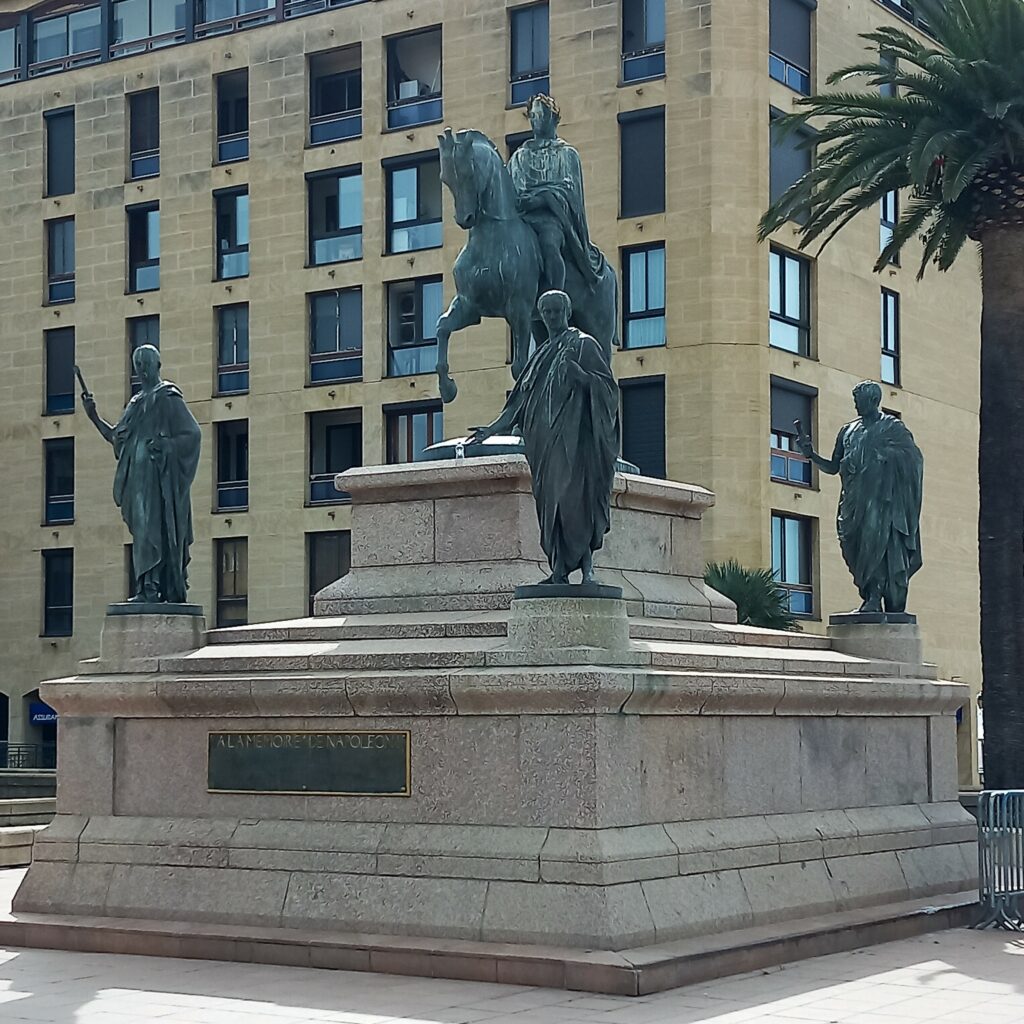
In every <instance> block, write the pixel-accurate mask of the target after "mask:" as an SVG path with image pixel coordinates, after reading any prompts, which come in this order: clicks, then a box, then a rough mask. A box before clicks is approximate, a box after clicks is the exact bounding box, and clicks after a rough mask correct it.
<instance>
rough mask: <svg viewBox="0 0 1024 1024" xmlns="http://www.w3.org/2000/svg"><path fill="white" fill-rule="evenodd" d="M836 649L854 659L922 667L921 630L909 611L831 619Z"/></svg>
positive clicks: (833, 617)
mask: <svg viewBox="0 0 1024 1024" xmlns="http://www.w3.org/2000/svg"><path fill="white" fill-rule="evenodd" d="M828 621H829V625H828V637H829V639H830V640H831V641H832V648H833V650H836V651H840V652H841V653H843V654H849V655H851V656H853V657H855V658H873V659H876V660H879V661H889V662H899V663H901V664H905V665H914V666H920V665H922V663H923V656H922V653H921V630H920V628H919V627H918V625H917V616H916V615H908V614H907V613H906V612H850V613H847V614H844V615H832V616H830V617H829V620H828Z"/></svg>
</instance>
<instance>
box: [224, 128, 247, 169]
mask: <svg viewBox="0 0 1024 1024" xmlns="http://www.w3.org/2000/svg"><path fill="white" fill-rule="evenodd" d="M248 158H249V133H248V132H235V133H234V134H233V135H220V136H218V137H217V163H220V164H229V163H231V162H233V161H235V160H247V159H248Z"/></svg>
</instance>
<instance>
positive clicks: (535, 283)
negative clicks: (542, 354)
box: [437, 128, 619, 402]
mask: <svg viewBox="0 0 1024 1024" xmlns="http://www.w3.org/2000/svg"><path fill="white" fill-rule="evenodd" d="M438 143H439V148H440V151H441V181H443V182H444V183H445V185H447V186H448V189H449V190H450V191H451V194H452V197H453V199H454V200H455V222H456V223H457V224H458V225H459V227H460V228H463V229H464V230H466V231H468V232H469V238H468V239H467V240H466V244H465V245H464V246H463V248H462V251H461V252H460V253H459V255H458V257H457V258H456V260H455V266H454V268H453V274H454V277H455V289H456V294H455V298H454V299H452V302H451V305H450V306H449V307H448V309H447V311H446V312H445V313H444V314H443V315H442V316H441V318H440V319H439V320H438V322H437V378H438V386H439V388H440V392H441V399H442V401H444V402H450V401H452V400H453V399H454V398H455V395H456V394H457V392H458V387H457V386H456V384H455V381H454V380H453V379H452V377H451V375H450V374H449V372H448V341H449V339H450V338H451V335H452V334H453V333H454V332H455V331H461V330H462V329H463V328H464V327H471V326H473V325H474V324H478V323H480V320H481V319H482V318H483V317H501V318H502V319H503V320H504V321H505V322H506V323H507V324H508V325H509V328H510V329H511V331H512V376H513V377H514V378H515V379H516V380H518V379H519V376H520V374H521V373H522V372H523V369H524V367H525V366H526V361H527V359H528V358H529V355H530V336H531V331H533V333H534V337H535V338H537V339H538V341H539V340H540V339H544V340H546V339H547V332H546V330H545V328H544V326H543V323H542V322H541V320H540V319H539V317H538V315H537V299H538V298H539V297H540V294H541V292H542V291H543V290H544V282H543V281H542V275H541V268H542V261H541V254H540V247H539V245H538V243H537V236H536V235H535V233H534V231H533V229H532V228H531V227H530V225H529V224H528V223H527V222H526V221H525V220H524V219H523V216H522V213H521V212H520V209H519V204H518V198H517V196H516V190H515V186H514V185H513V184H512V177H511V175H510V174H509V173H508V169H507V168H506V167H505V164H504V162H503V161H502V159H501V155H500V154H499V153H498V150H497V147H496V146H495V145H494V143H493V142H491V140H490V139H489V138H488V137H487V136H486V135H484V133H483V132H478V131H474V130H468V131H460V132H455V133H453V132H452V130H451V129H450V128H447V129H445V133H444V134H443V135H439V136H438ZM567 262H568V261H567ZM565 290H566V292H567V293H568V295H569V298H570V299H571V300H572V308H573V318H572V322H573V326H575V327H578V328H579V329H580V330H581V331H584V332H586V333H587V334H590V335H592V336H593V337H594V338H596V339H597V341H598V342H599V343H600V345H601V348H602V350H603V351H604V353H605V355H606V356H607V357H608V359H609V360H610V359H611V352H612V348H613V346H615V347H617V346H618V344H619V338H618V321H619V285H618V281H617V280H616V277H615V271H614V270H612V268H611V267H610V266H606V267H605V268H604V272H603V273H602V275H601V276H600V278H599V279H598V280H597V282H596V283H595V284H594V285H593V286H591V285H589V284H588V283H587V282H586V281H584V279H583V275H582V274H581V273H580V272H579V270H578V269H576V268H575V267H574V266H572V265H571V263H569V264H568V266H567V271H566V283H565Z"/></svg>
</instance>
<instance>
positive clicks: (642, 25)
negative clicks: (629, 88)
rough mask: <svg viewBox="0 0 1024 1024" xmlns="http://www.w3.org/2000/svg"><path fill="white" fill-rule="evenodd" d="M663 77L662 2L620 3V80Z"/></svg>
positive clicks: (657, 0) (646, 0) (663, 24)
mask: <svg viewBox="0 0 1024 1024" xmlns="http://www.w3.org/2000/svg"><path fill="white" fill-rule="evenodd" d="M664 74H665V0H622V80H623V81H624V82H639V81H642V80H643V79H646V78H661V77H662V76H664Z"/></svg>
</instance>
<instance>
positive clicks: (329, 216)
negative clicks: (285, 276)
mask: <svg viewBox="0 0 1024 1024" xmlns="http://www.w3.org/2000/svg"><path fill="white" fill-rule="evenodd" d="M306 187H307V189H308V191H309V262H310V264H311V265H312V266H314V267H319V266H323V265H324V264H325V263H341V262H343V261H344V260H358V259H360V258H361V257H362V255H363V175H362V172H361V171H360V169H359V168H358V167H354V168H349V169H347V170H344V171H330V172H329V173H327V174H318V175H311V176H310V177H309V179H308V180H307V186H306Z"/></svg>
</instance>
